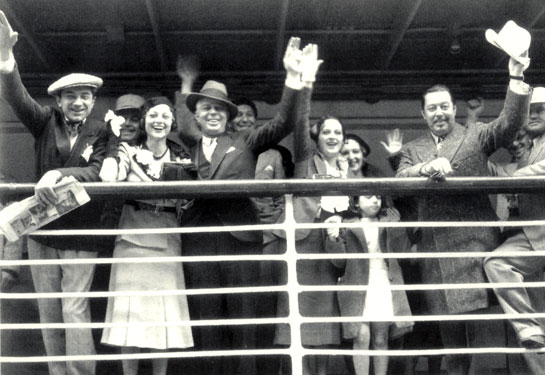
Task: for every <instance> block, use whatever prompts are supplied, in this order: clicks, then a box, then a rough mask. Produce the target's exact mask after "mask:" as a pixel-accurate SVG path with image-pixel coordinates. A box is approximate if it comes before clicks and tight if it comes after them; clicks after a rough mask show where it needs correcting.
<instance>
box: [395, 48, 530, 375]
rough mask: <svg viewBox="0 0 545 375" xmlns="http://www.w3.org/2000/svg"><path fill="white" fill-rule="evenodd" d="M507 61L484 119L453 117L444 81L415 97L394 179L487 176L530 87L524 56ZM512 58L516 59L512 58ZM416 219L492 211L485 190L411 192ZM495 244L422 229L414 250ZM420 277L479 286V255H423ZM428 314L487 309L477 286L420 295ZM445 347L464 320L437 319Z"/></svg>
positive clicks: (485, 236)
mask: <svg viewBox="0 0 545 375" xmlns="http://www.w3.org/2000/svg"><path fill="white" fill-rule="evenodd" d="M526 55H527V50H525V51H523V53H522V56H515V58H516V59H515V58H513V57H512V58H511V59H510V61H509V73H510V81H509V89H508V92H507V97H506V99H505V103H504V108H503V111H502V113H501V114H500V116H499V117H498V118H497V119H496V120H494V121H492V122H491V123H488V124H482V125H480V126H470V127H467V128H466V127H464V126H462V125H460V124H458V123H457V122H456V118H455V116H456V103H455V100H454V98H453V96H452V93H451V92H450V90H449V89H448V88H447V87H446V86H442V85H436V86H433V87H431V88H430V89H428V90H427V91H426V92H425V93H424V94H423V96H422V100H421V104H422V111H421V112H422V116H423V118H424V120H425V121H426V122H427V125H428V127H429V132H427V134H426V135H424V136H422V137H420V138H417V139H416V140H414V141H412V142H409V143H407V144H406V145H404V146H403V147H402V150H401V153H400V162H399V168H398V170H397V174H396V176H397V177H419V176H423V177H430V178H433V179H435V180H437V181H440V180H441V179H443V178H445V177H450V176H457V177H462V176H467V177H469V176H486V175H488V169H487V160H488V156H489V155H490V154H492V153H493V152H494V151H496V150H497V149H498V148H500V147H502V146H503V147H506V146H508V145H509V144H511V143H512V141H513V139H514V138H515V136H516V134H517V132H518V130H519V129H520V128H521V127H522V125H523V124H524V123H525V122H526V120H527V118H528V110H529V102H530V100H529V99H530V95H529V94H530V88H529V86H528V85H527V84H525V83H524V82H523V80H522V79H523V72H524V71H525V70H526V69H527V67H528V65H529V59H527V57H526ZM518 60H520V62H519V61H518ZM417 207H418V208H417V213H418V220H419V221H483V220H485V221H487V220H489V221H493V220H496V219H497V218H496V215H495V213H494V210H493V209H492V207H491V204H490V201H489V199H488V196H487V194H486V193H482V194H469V195H463V196H460V195H437V196H423V197H417ZM498 244H499V231H498V228H477V227H468V228H462V227H460V228H456V227H451V228H448V227H445V228H438V227H436V228H431V227H426V228H422V236H421V238H420V239H419V241H418V243H417V246H418V251H419V252H426V253H427V252H444V251H451V252H470V251H471V252H475V251H477V252H480V251H491V250H493V249H495V248H496V247H497V246H498ZM421 267H422V282H423V283H426V284H428V283H433V284H442V283H447V284H451V283H452V284H456V283H483V282H485V281H486V278H485V275H484V271H483V268H482V261H481V259H480V258H427V259H423V260H422V262H421ZM423 296H424V300H425V303H426V307H427V310H428V313H430V314H461V313H469V312H472V311H475V310H478V309H483V308H486V307H488V295H487V291H486V290H485V289H446V290H429V291H428V290H427V291H424V293H423ZM439 324H440V332H441V338H442V341H443V344H444V346H445V347H446V348H465V347H467V345H468V335H467V332H468V331H467V328H468V326H469V324H468V323H466V322H464V321H459V322H457V321H451V322H448V321H445V322H440V323H439ZM469 366H470V356H468V355H449V356H447V370H448V373H449V374H467V373H468V371H469Z"/></svg>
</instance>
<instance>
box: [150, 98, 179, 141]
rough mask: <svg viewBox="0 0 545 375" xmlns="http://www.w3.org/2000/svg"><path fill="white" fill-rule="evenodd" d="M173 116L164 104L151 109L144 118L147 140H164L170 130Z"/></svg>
mask: <svg viewBox="0 0 545 375" xmlns="http://www.w3.org/2000/svg"><path fill="white" fill-rule="evenodd" d="M173 122H174V114H173V113H172V110H171V109H170V107H169V106H168V105H166V104H158V105H156V106H154V107H151V108H150V109H149V110H148V112H147V113H146V115H145V117H144V128H145V130H146V134H147V136H148V139H150V138H154V139H166V137H167V135H168V134H169V133H170V130H171V129H172V123H173Z"/></svg>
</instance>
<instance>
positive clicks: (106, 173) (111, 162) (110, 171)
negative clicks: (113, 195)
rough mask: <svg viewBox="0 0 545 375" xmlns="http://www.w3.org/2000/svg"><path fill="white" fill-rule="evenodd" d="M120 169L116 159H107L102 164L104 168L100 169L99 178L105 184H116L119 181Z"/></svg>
mask: <svg viewBox="0 0 545 375" xmlns="http://www.w3.org/2000/svg"><path fill="white" fill-rule="evenodd" d="M118 169H119V168H118V166H117V160H115V158H106V159H104V161H103V162H102V168H100V173H99V174H98V176H99V177H100V179H101V180H102V181H104V182H115V181H117V173H118Z"/></svg>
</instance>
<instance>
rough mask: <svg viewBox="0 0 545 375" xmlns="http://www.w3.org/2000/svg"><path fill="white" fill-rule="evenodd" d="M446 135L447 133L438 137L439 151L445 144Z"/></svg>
mask: <svg viewBox="0 0 545 375" xmlns="http://www.w3.org/2000/svg"><path fill="white" fill-rule="evenodd" d="M445 137H446V136H445V135H440V136H438V137H437V151H439V150H440V149H441V147H442V146H443V141H444V140H445Z"/></svg>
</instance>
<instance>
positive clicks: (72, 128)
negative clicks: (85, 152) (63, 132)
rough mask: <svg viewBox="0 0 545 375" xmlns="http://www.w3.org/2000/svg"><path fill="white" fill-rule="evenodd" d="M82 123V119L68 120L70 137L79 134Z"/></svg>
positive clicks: (67, 125)
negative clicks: (76, 120)
mask: <svg viewBox="0 0 545 375" xmlns="http://www.w3.org/2000/svg"><path fill="white" fill-rule="evenodd" d="M81 125H82V121H78V122H68V121H67V122H66V129H67V130H68V133H69V134H70V137H75V136H77V135H78V134H79V131H80V128H81Z"/></svg>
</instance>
